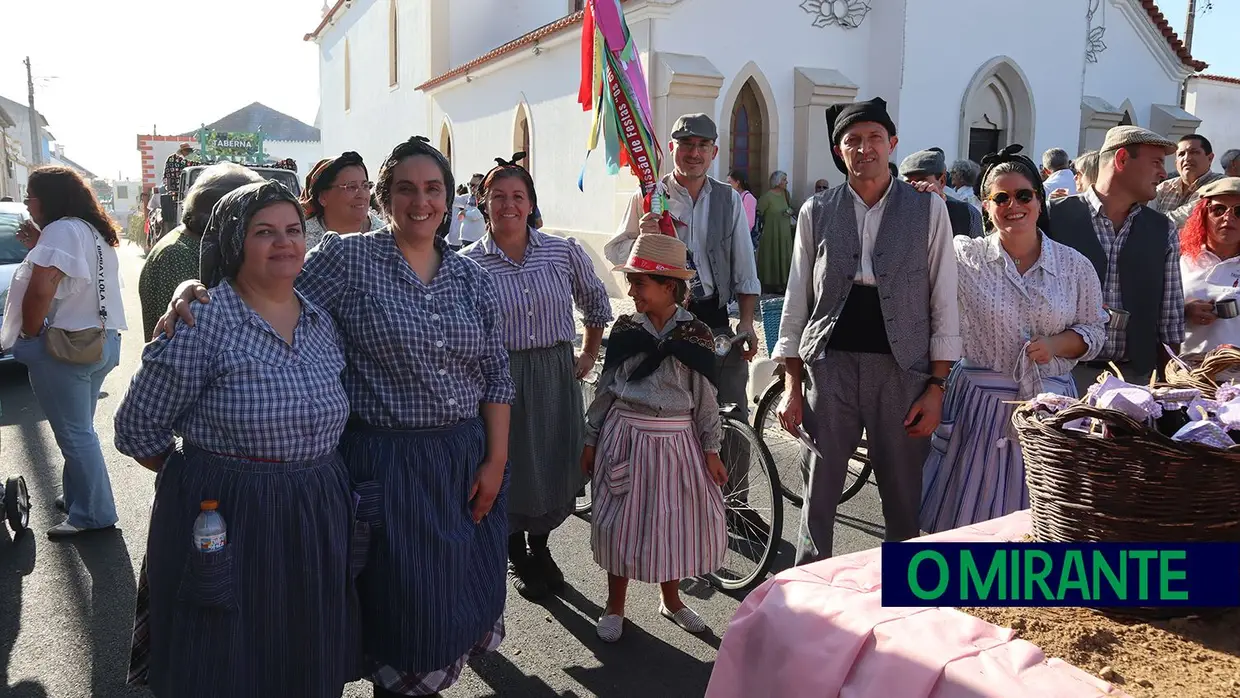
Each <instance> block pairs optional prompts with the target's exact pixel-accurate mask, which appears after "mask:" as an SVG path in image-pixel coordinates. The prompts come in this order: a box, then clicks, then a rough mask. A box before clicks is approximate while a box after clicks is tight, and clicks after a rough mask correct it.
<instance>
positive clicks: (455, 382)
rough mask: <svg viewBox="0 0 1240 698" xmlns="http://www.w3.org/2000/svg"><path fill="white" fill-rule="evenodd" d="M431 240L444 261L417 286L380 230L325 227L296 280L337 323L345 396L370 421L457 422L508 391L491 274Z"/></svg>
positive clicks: (507, 399)
mask: <svg viewBox="0 0 1240 698" xmlns="http://www.w3.org/2000/svg"><path fill="white" fill-rule="evenodd" d="M435 245H436V248H437V249H438V250H439V251H440V253H441V254H442V255H443V261H442V263H441V264H440V265H439V271H438V272H437V273H436V274H435V278H434V279H432V280H431V283H429V284H425V283H423V282H422V280H421V279H419V278H418V276H417V274H415V273H414V272H413V269H411V268H410V267H409V263H408V262H406V261H405V258H404V256H403V255H401V252H400V250H399V249H398V248H397V247H396V239H395V238H394V237H393V236H392V233H391V232H389V231H388V230H387V229H384V230H380V231H376V232H371V233H363V234H360V235H348V236H344V237H341V236H340V235H337V234H335V233H328V234H326V235H325V236H323V241H322V242H321V243H320V244H319V246H318V247H316V248H314V249H313V250H312V251H311V252H310V254H309V256H307V257H306V265H305V268H304V269H303V270H302V273H301V276H300V277H298V279H297V289H298V290H299V291H301V292H302V293H303V294H305V296H306V297H307V298H309V299H310V300H311V302H313V303H316V304H318V305H320V306H322V307H323V308H325V309H326V310H327V311H328V312H330V313H331V314H332V317H333V318H334V319H335V321H336V324H337V325H338V326H339V327H340V333H341V334H342V335H343V336H344V340H345V357H346V359H347V360H348V365H347V366H346V368H345V373H344V385H345V389H346V390H347V391H348V393H349V404H350V405H351V406H352V408H353V414H354V415H355V416H357V417H360V418H361V419H362V420H364V421H365V422H366V423H368V424H371V425H373V426H377V427H383V428H398V429H421V428H428V427H437V426H444V425H448V424H455V423H457V422H460V421H463V420H466V419H471V418H473V417H476V416H477V415H478V408H479V405H480V404H481V403H484V402H487V403H502V404H510V403H511V402H512V400H513V397H514V395H515V388H514V386H513V382H512V377H511V376H509V374H508V352H507V351H505V349H504V344H503V339H502V337H501V336H500V329H501V327H502V323H503V320H502V318H501V316H500V306H499V295H498V293H497V292H496V289H495V281H494V280H493V279H492V278H491V276H490V275H489V274H487V273H486V272H485V271H483V269H482V267H481V266H479V265H478V263H477V262H475V261H473V260H472V259H468V258H466V257H464V256H461V255H459V254H457V253H455V252H452V251H451V250H449V249H448V246H447V244H446V243H445V242H444V241H443V240H439V239H436V240H435Z"/></svg>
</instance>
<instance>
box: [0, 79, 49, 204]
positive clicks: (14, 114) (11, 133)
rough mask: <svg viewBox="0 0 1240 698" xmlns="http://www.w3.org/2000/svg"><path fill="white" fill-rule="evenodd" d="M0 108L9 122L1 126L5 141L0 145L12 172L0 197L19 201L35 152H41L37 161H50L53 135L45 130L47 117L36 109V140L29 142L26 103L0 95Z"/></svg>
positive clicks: (24, 190) (44, 162) (46, 163)
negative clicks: (5, 189)
mask: <svg viewBox="0 0 1240 698" xmlns="http://www.w3.org/2000/svg"><path fill="white" fill-rule="evenodd" d="M0 110H3V111H4V112H5V113H6V114H7V115H8V117H9V118H8V119H7V120H8V121H10V122H12V125H11V126H9V127H8V128H5V129H4V136H5V142H4V143H3V144H2V145H4V147H5V151H6V153H5V154H6V157H7V158H8V162H9V164H10V165H11V167H12V172H11V173H8V182H7V184H8V190H7V191H5V192H4V193H3V196H11V197H13V198H14V199H16V200H21V198H22V197H23V196H25V195H26V182H27V178H28V175H29V173H30V171H31V170H33V169H34V168H35V167H36V165H35V164H34V154H35V153H36V152H37V153H40V154H41V157H40V163H41V164H44V165H48V164H52V163H51V157H52V152H53V151H52V141H53V140H55V137H54V136H53V135H52V133H51V131H49V130H48V123H47V119H46V118H45V117H44V116H43V115H42V114H40V113H38V112H37V111H36V113H35V118H36V119H37V120H38V121H37V123H38V141H39V142H38V143H32V142H31V140H30V119H31V117H30V107H29V106H28V105H26V104H22V103H20V102H15V101H13V100H11V99H8V98H6V97H0Z"/></svg>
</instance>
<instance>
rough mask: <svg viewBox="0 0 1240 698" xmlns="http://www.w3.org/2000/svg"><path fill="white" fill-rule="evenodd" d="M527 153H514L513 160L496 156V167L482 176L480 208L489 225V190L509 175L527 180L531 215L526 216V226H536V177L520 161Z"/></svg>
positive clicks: (479, 191)
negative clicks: (487, 200)
mask: <svg viewBox="0 0 1240 698" xmlns="http://www.w3.org/2000/svg"><path fill="white" fill-rule="evenodd" d="M525 155H526V154H525V153H524V152H520V153H513V154H512V159H511V160H505V159H504V158H495V167H492V168H491V171H490V172H488V173H486V176H484V177H483V178H482V185H481V186H480V187H478V210H479V211H481V212H482V217H483V218H485V219H486V221H487V224H488V226H489V224H490V222H491V214H490V213H488V212H487V206H486V199H487V191H488V190H489V189H490V188H491V187H493V186H494V185H495V182H496V181H497V180H500V179H506V178H508V177H515V178H517V179H520V180H521V181H522V182H525V188H526V189H528V190H529V192H530V215H529V216H527V217H526V221H525V225H526V227H529V228H532V227H534V221H535V220H536V219H537V216H536V215H535V213H534V212H535V211H537V210H538V192H536V191H534V178H533V177H532V176H530V171H529V170H527V169H525V168H524V167H522V166H521V165H520V164H519V163H520V162H521V161H522V160H524V159H525Z"/></svg>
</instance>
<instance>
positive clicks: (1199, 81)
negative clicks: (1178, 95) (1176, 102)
mask: <svg viewBox="0 0 1240 698" xmlns="http://www.w3.org/2000/svg"><path fill="white" fill-rule="evenodd" d="M1184 105H1185V108H1186V109H1188V111H1190V112H1192V114H1193V116H1196V117H1197V118H1198V119H1201V128H1199V129H1197V132H1198V133H1200V134H1201V135H1203V136H1205V137H1206V138H1209V139H1210V144H1211V145H1212V146H1214V154H1215V162H1214V169H1215V170H1220V171H1221V170H1222V168H1220V167H1219V166H1218V158H1219V157H1221V156H1222V154H1223V153H1225V152H1227V151H1228V150H1230V149H1232V148H1240V78H1233V77H1226V76H1223V75H1194V76H1193V77H1192V78H1189V81H1188V90H1187V94H1186V96H1185V100H1184Z"/></svg>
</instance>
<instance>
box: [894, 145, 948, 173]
mask: <svg viewBox="0 0 1240 698" xmlns="http://www.w3.org/2000/svg"><path fill="white" fill-rule="evenodd" d="M946 173H947V160H946V159H945V158H944V157H943V151H941V150H937V149H931V150H919V151H917V152H916V153H913V154H912V155H910V156H908V157H906V158H904V160H903V161H902V162H901V163H900V176H901V177H908V176H910V175H941V174H946Z"/></svg>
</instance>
